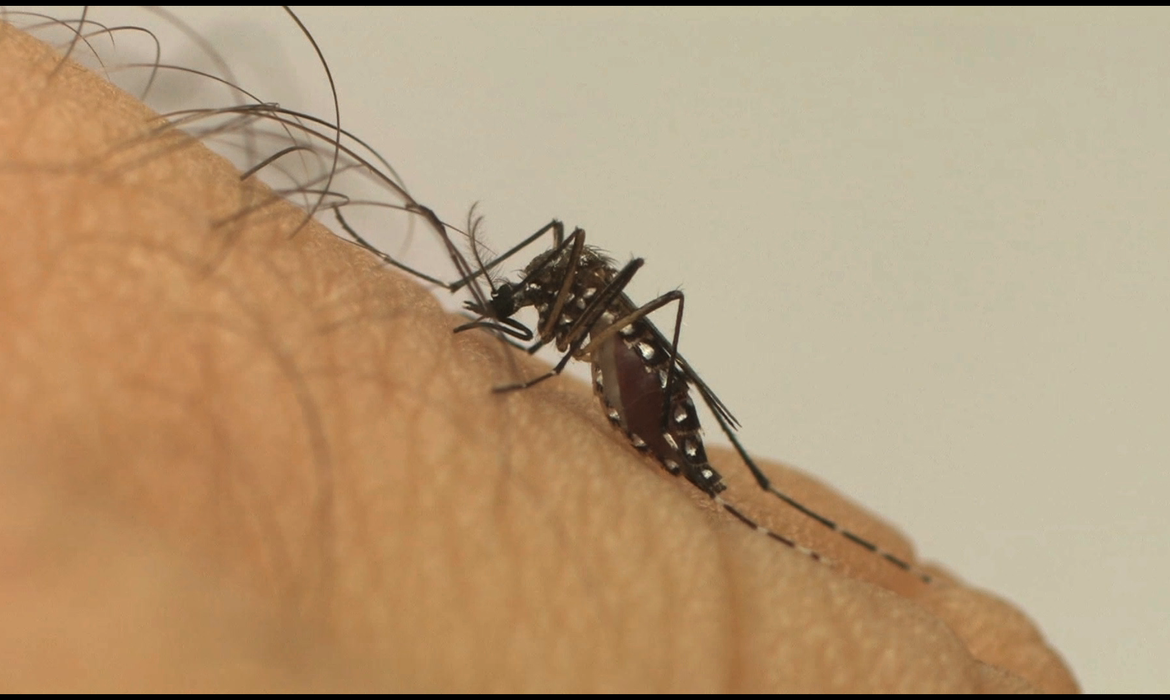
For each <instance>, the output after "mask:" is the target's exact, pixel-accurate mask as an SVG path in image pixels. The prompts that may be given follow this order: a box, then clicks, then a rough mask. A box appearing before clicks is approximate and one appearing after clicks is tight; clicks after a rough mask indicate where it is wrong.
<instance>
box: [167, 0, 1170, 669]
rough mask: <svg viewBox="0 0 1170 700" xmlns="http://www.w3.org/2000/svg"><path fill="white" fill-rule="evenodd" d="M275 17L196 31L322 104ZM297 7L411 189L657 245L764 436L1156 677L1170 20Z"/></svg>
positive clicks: (1087, 644) (717, 378)
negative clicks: (559, 220)
mask: <svg viewBox="0 0 1170 700" xmlns="http://www.w3.org/2000/svg"><path fill="white" fill-rule="evenodd" d="M275 13H276V11H275V10H267V11H259V10H249V11H246V12H241V11H237V10H217V11H215V12H208V13H206V14H203V15H201V16H199V17H198V18H194V17H193V16H192V15H191V14H190V13H189V12H187V11H184V13H183V16H184V17H186V18H188V19H189V20H192V21H195V19H198V20H199V21H198V23H197V26H198V27H199V30H200V32H201V33H203V35H204V36H206V37H207V38H208V39H209V40H210V41H211V42H212V43H213V44H215V45H216V46H217V47H220V48H221V49H224V52H225V54H226V55H228V56H229V57H230V58H231V61H232V64H233V67H234V68H237V69H238V70H239V71H240V74H241V77H242V79H243V80H245V81H247V80H248V78H247V77H246V76H247V75H248V74H249V71H252V72H254V73H255V74H258V75H262V76H264V77H265V78H267V79H269V80H270V81H271V85H272V89H273V90H274V91H281V90H284V91H286V92H288V93H289V94H295V95H299V96H300V98H302V99H305V100H307V101H310V102H313V101H314V100H318V99H319V98H321V97H322V96H323V95H325V94H326V93H325V88H324V85H325V83H324V79H323V75H322V73H321V71H320V68H319V67H315V65H314V64H313V63H312V62H311V61H308V60H304V61H302V60H301V58H300V57H301V55H302V54H304V53H305V52H306V44H305V42H304V39H303V38H302V37H300V36H299V35H298V34H297V33H296V30H295V27H293V26H292V24H291V22H289V21H287V20H286V19H285V18H283V17H281V16H280V15H279V14H275ZM299 13H300V15H301V17H302V18H303V19H304V21H305V22H306V24H307V25H308V26H309V27H310V29H311V30H312V32H313V33H314V35H315V37H316V39H317V41H318V42H319V43H320V44H321V47H322V49H323V51H324V52H325V54H326V56H327V58H328V60H329V63H330V66H331V67H332V70H333V73H334V76H335V78H336V80H337V83H338V87H339V89H340V92H341V105H342V110H343V112H342V120H343V123H344V125H345V126H346V127H347V128H349V129H352V130H353V131H355V132H357V133H358V134H360V135H362V136H363V137H365V138H368V139H370V140H372V141H373V142H374V144H375V145H377V147H378V148H379V149H380V150H381V151H382V152H383V153H384V154H385V155H386V156H387V157H388V158H389V159H390V160H391V161H392V162H393V164H394V166H395V167H396V168H397V169H398V170H399V172H400V173H402V175H403V176H404V178H405V179H406V181H407V183H409V184H410V185H411V188H412V191H413V192H414V194H415V195H416V197H417V198H418V199H419V200H420V201H422V202H424V203H426V204H428V205H430V206H432V207H433V208H434V209H435V210H436V211H438V212H439V213H440V214H441V215H442V216H444V217H445V218H448V219H450V220H452V221H456V222H457V221H460V220H461V219H462V217H463V215H464V213H465V211H466V209H467V207H468V206H469V205H470V204H471V203H472V202H474V201H480V202H481V203H482V204H481V207H482V209H481V210H482V212H483V213H485V214H486V215H487V216H488V225H487V232H488V235H489V237H490V240H491V241H492V242H493V243H494V244H495V247H496V249H497V250H500V249H503V248H504V247H506V246H508V245H510V244H511V243H513V242H515V241H516V240H518V239H519V238H520V237H521V236H522V235H524V234H527V233H529V232H531V231H533V230H535V229H536V228H538V227H539V226H541V225H543V224H544V223H546V222H547V221H548V220H549V219H551V218H553V217H557V218H561V219H562V220H564V221H565V222H566V224H567V225H569V226H570V227H571V226H574V225H580V226H582V227H584V228H585V229H586V230H587V231H588V233H589V241H590V242H591V243H595V244H597V245H599V246H602V247H604V248H606V249H608V250H609V251H610V252H611V253H612V254H614V256H615V257H617V258H619V259H621V260H624V259H627V258H628V256H630V255H638V256H642V257H645V258H646V260H647V264H646V267H645V268H643V270H642V271H641V272H640V273H639V275H638V277H637V279H636V280H635V282H634V284H633V290H632V296H633V297H634V298H635V299H649V298H650V297H652V296H654V295H656V294H659V293H662V292H664V291H667V290H669V289H672V288H675V287H678V286H681V288H682V289H683V290H684V291H685V292H686V294H687V298H686V303H687V307H686V311H687V316H686V324H685V326H684V328H683V336H682V348H683V350H684V353H685V354H686V356H687V358H688V359H690V360H691V362H692V364H694V366H695V367H696V368H697V369H698V370H699V371H700V372H701V373H702V375H703V377H704V378H705V379H706V380H707V381H708V383H710V384H711V385H712V386H713V387H714V388H715V390H716V391H717V392H718V393H719V395H720V397H721V398H722V399H723V400H724V401H725V402H726V403H727V404H728V405H729V406H730V407H731V409H732V410H733V411H734V412H735V413H736V415H737V416H738V417H739V418H740V419H741V420H742V422H743V424H744V430H743V432H742V437H743V440H744V442H745V444H746V445H747V446H748V448H749V449H751V450H752V451H754V452H756V453H759V454H762V455H767V456H770V457H775V458H779V459H782V460H784V461H787V462H789V463H792V464H794V465H797V466H799V467H801V468H803V469H805V470H806V471H809V472H812V473H814V474H816V475H818V476H820V477H822V478H823V479H824V480H825V481H827V482H828V483H830V484H833V485H834V486H836V487H838V488H839V489H840V490H842V491H843V492H845V493H847V494H849V495H851V496H852V497H853V498H855V499H856V500H858V501H861V502H862V503H865V504H866V505H868V506H869V507H871V508H872V509H873V510H875V511H877V512H879V513H882V514H884V515H885V516H887V517H888V518H889V519H890V520H892V521H893V522H895V523H897V524H898V525H900V526H901V527H902V528H903V529H905V530H906V531H907V532H908V533H910V534H911V536H912V537H913V538H914V540H915V541H916V542H917V543H918V545H919V548H920V551H921V552H922V553H923V554H924V555H925V556H926V557H927V558H929V559H935V560H938V561H940V562H943V563H944V564H945V565H947V566H948V567H950V568H951V569H952V570H953V571H955V572H956V573H958V574H959V575H960V576H962V577H964V578H966V579H967V580H969V581H971V582H973V583H975V584H977V585H979V586H982V587H986V588H988V589H990V590H992V591H995V592H996V593H998V594H1000V595H1002V596H1004V597H1006V598H1008V599H1010V600H1012V601H1014V602H1015V603H1017V604H1018V605H1019V606H1020V607H1021V608H1023V609H1024V610H1025V611H1026V612H1027V613H1028V614H1029V615H1031V616H1032V617H1033V618H1034V619H1035V620H1036V621H1037V622H1038V624H1039V625H1040V627H1041V629H1042V630H1043V632H1044V633H1045V635H1046V636H1047V637H1048V639H1049V640H1050V641H1051V643H1052V644H1053V645H1054V646H1055V647H1056V648H1057V649H1059V650H1060V651H1061V652H1062V653H1063V654H1064V655H1065V657H1066V658H1067V659H1068V661H1069V662H1070V664H1071V665H1072V667H1073V669H1074V671H1075V673H1076V674H1077V676H1078V678H1079V679H1080V681H1081V682H1082V683H1083V685H1084V687H1085V689H1086V690H1089V691H1096V692H1106V691H1116V692H1134V691H1147V692H1150V691H1164V690H1166V689H1167V688H1168V687H1170V670H1168V665H1167V664H1166V663H1165V659H1166V657H1167V656H1170V629H1168V627H1170V625H1168V624H1167V623H1168V622H1170V614H1168V611H1167V604H1168V596H1167V594H1166V592H1165V591H1166V583H1165V582H1166V580H1167V578H1170V562H1168V557H1167V537H1168V535H1170V516H1168V515H1167V508H1166V506H1165V504H1164V500H1165V495H1166V493H1167V492H1168V491H1170V476H1168V470H1167V465H1168V464H1170V438H1168V437H1167V431H1168V428H1170V421H1168V420H1167V418H1168V417H1170V411H1168V409H1167V402H1168V398H1167V397H1168V396H1170V370H1168V369H1167V361H1168V358H1170V330H1168V325H1167V311H1168V308H1167V307H1168V301H1170V281H1168V275H1167V270H1168V269H1170V196H1168V194H1170V187H1168V185H1170V13H1167V12H1165V11H1112V12H1101V11H1096V12H1094V11H1082V10H1065V11H1059V12H1057V11H1025V10H970V9H964V10H933V11H931V10H899V11H890V10H886V11H872V10H802V11H790V10H723V9H716V10H712V9H707V10H691V9H687V10H404V9H343V8H305V9H302V10H299ZM245 50H250V51H252V52H254V53H253V54H247V53H244V51H245ZM172 60H175V61H180V60H181V58H173V59H172ZM248 84H249V85H252V84H254V83H248ZM281 99H282V100H283V99H284V98H281ZM313 104H314V108H315V109H316V110H317V111H318V112H324V109H325V107H324V105H325V103H323V102H313ZM426 264H430V265H432V269H433V267H434V266H433V263H426ZM440 272H442V270H440ZM663 323H665V321H664V322H663ZM710 422H711V421H710V420H708V423H710Z"/></svg>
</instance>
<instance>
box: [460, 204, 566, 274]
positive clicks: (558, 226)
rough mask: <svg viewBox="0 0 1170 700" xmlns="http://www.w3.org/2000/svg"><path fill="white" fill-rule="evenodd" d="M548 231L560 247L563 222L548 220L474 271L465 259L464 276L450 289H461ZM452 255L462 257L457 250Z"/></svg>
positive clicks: (563, 231) (563, 230) (557, 246)
mask: <svg viewBox="0 0 1170 700" xmlns="http://www.w3.org/2000/svg"><path fill="white" fill-rule="evenodd" d="M549 231H551V232H552V234H553V242H554V244H555V245H554V247H556V248H560V247H561V245H563V241H564V237H565V225H564V224H563V223H561V222H560V221H557V220H556V219H553V220H552V221H550V222H548V223H547V224H545V225H544V226H542V227H540V229H539V230H537V231H536V233H533V234H531V235H530V236H528V237H527V238H525V239H524V240H522V241H520V242H519V243H517V244H516V245H514V246H512V248H511V249H510V250H508V251H507V252H506V253H504V254H503V255H499V256H497V257H496V258H495V259H494V260H492V261H491V262H490V263H487V264H486V265H480V266H479V269H478V270H476V271H474V272H472V271H471V268H470V266H467V265H466V261H465V262H464V266H465V267H466V269H467V272H466V273H463V272H461V273H460V274H463V275H464V277H463V278H462V279H460V280H458V281H457V282H455V283H453V284H452V285H451V291H453V292H457V291H459V290H460V289H462V288H463V287H465V286H466V285H467V284H468V283H470V282H472V281H474V280H476V279H478V278H479V277H483V276H484V275H486V274H487V273H488V272H490V271H491V269H492V268H494V267H496V266H497V265H499V264H500V263H502V262H504V261H505V260H507V259H508V258H510V257H512V256H513V255H515V254H516V253H518V252H520V251H521V250H524V249H525V248H527V247H528V246H529V245H531V244H532V243H533V242H534V241H535V240H536V239H538V238H540V237H541V236H543V235H544V234H546V233H548V232H549ZM454 255H458V256H459V257H460V258H462V257H463V256H462V255H460V254H459V253H458V252H455V253H454Z"/></svg>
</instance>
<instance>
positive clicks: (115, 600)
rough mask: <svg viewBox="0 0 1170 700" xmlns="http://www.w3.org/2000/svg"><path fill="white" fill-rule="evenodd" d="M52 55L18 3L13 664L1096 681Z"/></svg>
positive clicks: (2, 317) (359, 673)
mask: <svg viewBox="0 0 1170 700" xmlns="http://www.w3.org/2000/svg"><path fill="white" fill-rule="evenodd" d="M57 65H58V57H57V56H56V55H55V54H53V53H52V52H51V51H50V50H48V49H47V48H46V47H44V46H42V45H40V44H39V43H37V42H36V41H34V40H32V39H30V38H28V37H26V36H24V35H22V34H19V33H17V32H15V31H13V30H11V29H10V28H7V27H6V26H3V25H0V85H3V86H4V89H3V90H0V248H2V249H0V425H2V426H3V428H2V429H0V465H3V468H2V469H0V571H2V572H3V575H2V576H0V619H2V620H3V621H4V622H3V624H2V625H0V658H3V659H4V660H5V661H4V671H3V672H2V673H0V689H2V690H5V691H27V690H39V691H45V690H82V689H84V690H98V689H104V690H129V689H134V690H180V689H182V690H227V689H235V690H238V689H245V690H247V689H251V690H323V689H351V690H364V689H389V690H401V691H405V690H530V691H536V690H562V691H568V690H591V691H618V690H646V691H727V690H738V691H779V690H784V691H845V690H853V691H863V690H864V691H919V692H928V691H931V692H956V691H1024V690H1029V689H1035V690H1046V691H1070V690H1075V689H1076V684H1075V681H1074V680H1073V678H1072V676H1071V675H1070V673H1069V671H1068V670H1067V669H1066V668H1065V667H1064V665H1063V663H1062V662H1061V660H1060V658H1059V656H1058V655H1057V654H1056V653H1055V652H1053V651H1052V650H1051V649H1049V648H1048V647H1047V646H1046V645H1045V643H1044V640H1043V639H1042V638H1041V637H1040V635H1039V633H1038V632H1037V631H1036V630H1035V628H1034V627H1033V626H1032V624H1031V623H1030V622H1029V621H1028V620H1027V619H1026V618H1025V617H1024V616H1023V615H1022V614H1021V613H1019V612H1018V611H1016V610H1015V609H1013V608H1012V607H1011V606H1009V605H1007V604H1006V603H1004V602H1002V601H1000V600H997V599H995V598H993V597H991V596H989V595H987V594H985V593H980V592H976V591H974V590H971V589H969V588H966V587H965V586H963V585H961V584H959V583H957V582H952V581H951V580H950V579H949V578H947V576H946V574H945V573H943V572H941V571H938V570H934V569H932V571H933V573H935V574H936V575H938V576H939V579H940V580H939V581H938V583H937V584H936V585H933V586H925V585H922V584H921V583H919V582H917V581H916V580H914V579H913V578H911V577H909V576H907V575H905V574H904V573H902V572H899V571H898V570H896V569H894V568H893V567H890V566H889V565H887V564H884V563H883V562H881V561H878V560H876V558H874V557H872V556H870V555H868V554H867V553H865V552H863V551H861V550H859V549H858V548H857V547H854V546H852V545H849V544H848V543H844V542H843V541H841V540H840V538H837V537H835V536H834V535H832V534H831V533H826V532H823V531H820V530H818V529H817V528H816V526H814V525H812V524H810V523H809V522H807V521H805V520H803V519H801V518H800V517H798V516H795V515H794V514H793V513H791V512H790V509H785V508H783V507H781V506H779V504H777V503H776V502H775V501H771V500H769V499H768V497H766V496H764V495H763V494H760V493H758V491H757V490H756V488H755V486H754V484H753V483H749V481H748V480H746V477H745V475H744V470H743V469H742V468H740V467H737V466H736V465H735V464H734V463H733V462H734V457H733V456H729V455H726V454H723V453H717V454H715V455H713V457H714V459H715V462H716V466H717V467H719V468H720V470H721V471H722V472H723V473H724V474H725V475H727V476H728V479H729V481H730V482H731V488H730V490H729V492H728V494H727V496H728V498H729V499H733V500H735V501H736V502H737V503H741V504H743V505H744V508H745V509H746V510H749V511H750V512H752V513H754V514H761V519H762V520H763V521H764V522H766V523H767V524H768V525H769V526H771V527H774V528H776V529H777V530H778V531H781V532H785V533H790V534H793V535H794V536H795V537H796V538H797V539H799V540H800V541H801V542H802V543H804V544H806V545H808V546H810V547H813V548H815V549H817V550H818V551H821V552H823V553H824V554H825V555H826V556H828V557H830V558H831V559H832V560H833V561H834V562H835V565H834V566H832V567H830V566H826V565H823V564H818V563H816V562H814V561H812V560H810V559H808V558H807V557H805V556H803V555H801V554H799V553H797V552H795V551H791V550H788V549H786V548H783V547H781V546H778V545H777V544H776V543H774V542H771V541H769V540H767V539H766V538H764V537H761V536H759V535H758V534H756V533H753V532H751V531H749V530H748V529H747V528H745V527H743V526H742V525H740V524H739V523H737V522H734V521H732V520H731V519H730V518H728V517H726V516H724V515H723V514H721V513H719V512H717V511H716V510H714V508H713V507H712V505H711V503H710V502H709V501H708V500H707V499H706V498H705V497H704V496H703V495H702V494H700V493H698V492H697V491H696V490H695V489H693V488H692V487H690V486H688V485H687V484H686V483H685V482H683V481H682V480H680V479H675V478H672V477H670V476H668V475H666V474H665V473H664V472H662V470H661V469H659V468H658V467H657V466H655V465H654V464H653V463H652V462H650V461H648V460H646V459H644V458H642V457H640V456H639V455H638V454H637V453H635V452H634V450H632V449H631V448H630V447H629V445H627V444H626V443H625V442H624V440H623V439H622V438H621V436H620V435H617V434H616V433H615V432H614V431H613V430H612V429H611V428H610V427H609V426H608V425H607V424H606V423H605V420H604V419H603V417H602V415H601V412H600V411H599V410H598V409H597V406H596V403H595V400H594V399H593V398H592V396H591V394H590V391H589V388H588V387H587V386H583V385H580V384H579V383H577V382H575V381H573V380H569V379H558V380H555V381H551V382H547V383H546V384H545V385H542V386H540V387H538V388H534V389H532V390H529V391H525V392H520V393H517V394H514V395H510V396H506V397H501V396H496V395H492V394H491V393H490V391H489V389H490V387H491V386H492V385H493V384H495V383H498V382H499V381H500V380H501V378H503V377H507V376H509V373H510V372H514V368H513V366H512V365H511V364H510V361H509V360H508V359H507V358H506V356H505V353H504V351H503V350H502V349H501V347H500V345H499V343H497V342H496V341H495V340H494V339H492V338H490V337H489V336H487V335H486V334H483V333H479V332H472V333H464V334H460V335H458V336H455V335H453V334H452V333H451V332H450V331H451V328H452V326H453V324H454V320H453V319H451V318H449V317H448V316H446V315H445V314H444V313H443V312H442V311H441V310H440V309H439V307H438V305H437V303H436V302H435V300H434V298H433V297H432V296H431V295H430V293H428V292H427V291H426V290H424V289H421V288H420V287H418V286H417V285H416V284H414V283H413V282H412V281H410V280H407V279H404V278H403V277H401V276H399V275H397V274H395V273H392V272H389V271H387V270H385V269H382V268H381V267H380V266H379V265H378V264H377V262H376V261H375V260H374V259H373V258H372V256H370V255H369V254H367V253H365V252H364V251H361V250H360V249H358V248H356V247H355V246H352V245H349V244H347V243H345V242H343V241H341V240H339V239H337V238H335V237H334V236H333V235H332V234H330V233H329V232H328V231H326V230H324V229H323V228H321V227H319V226H316V225H315V224H314V225H307V226H304V227H302V228H298V226H299V224H300V223H301V222H302V220H303V213H302V212H301V211H300V210H297V209H294V208H293V207H291V206H288V205H284V204H283V203H282V204H279V205H273V206H268V207H264V208H261V209H259V210H258V211H257V212H255V213H253V214H252V215H250V216H247V217H244V218H242V219H238V220H233V221H231V222H230V223H227V224H222V223H221V224H216V223H215V222H217V221H221V220H222V219H224V218H228V217H231V216H232V215H233V214H234V213H236V212H238V211H239V210H240V209H241V208H242V207H246V206H249V205H252V206H254V205H256V204H257V203H261V202H264V201H266V199H265V198H266V197H268V195H267V194H266V192H265V191H264V190H263V189H262V188H260V187H259V186H251V187H241V186H240V185H239V182H238V175H237V174H236V173H234V172H233V171H232V170H231V168H230V167H228V166H227V165H226V164H225V163H224V162H223V161H221V160H220V159H219V158H218V157H216V156H213V155H211V154H210V153H208V152H206V151H205V150H204V149H203V148H202V147H201V146H200V145H198V144H196V143H193V142H188V141H186V140H184V139H183V138H182V137H179V136H177V135H174V134H167V135H162V136H159V135H155V136H152V137H150V138H146V139H143V138H141V135H142V134H144V133H146V131H147V129H148V128H149V125H148V120H149V119H150V118H151V115H150V113H149V112H148V111H147V110H146V109H145V108H144V107H143V106H141V105H140V104H138V103H136V102H135V101H134V100H133V99H132V98H130V97H128V96H127V95H125V94H123V93H121V92H119V91H118V90H116V89H114V88H111V87H109V86H108V85H106V84H105V83H104V82H102V81H101V80H99V79H98V78H97V77H95V76H93V75H92V74H90V73H88V72H86V71H83V70H81V69H79V68H76V67H74V66H73V65H71V64H66V65H63V66H61V67H60V69H58V70H56V72H55V73H54V69H55V68H56V66H57ZM154 125H156V126H157V122H154ZM131 141H133V142H134V144H135V145H134V146H132V147H129V148H121V149H119V150H117V151H116V152H112V151H111V150H110V149H111V147H113V146H115V145H118V144H125V143H128V142H131ZM294 232H295V235H292V234H293V233H294ZM521 362H529V361H528V360H521ZM526 368H527V370H528V371H531V372H535V371H536V369H535V365H526ZM766 468H768V469H769V470H770V471H771V472H772V473H773V474H774V475H775V477H776V481H777V483H778V484H780V485H781V487H782V488H786V489H788V490H789V491H791V492H792V493H794V494H796V495H798V496H800V497H801V498H803V499H805V500H806V501H807V502H808V503H809V504H810V505H813V506H815V507H817V508H819V509H821V510H822V511H823V512H826V513H828V514H830V515H832V516H834V517H837V518H839V519H840V520H841V521H843V522H845V523H846V524H848V525H849V526H850V527H852V528H854V529H856V530H857V531H858V532H860V533H862V534H864V535H867V536H869V537H870V538H872V539H873V540H875V541H877V542H880V543H882V544H883V545H885V546H888V547H890V548H891V549H892V550H894V551H895V552H897V553H899V554H901V555H903V556H906V557H909V558H912V554H911V552H910V548H909V545H908V544H906V541H905V540H904V539H903V538H902V537H901V536H900V535H898V534H897V533H896V532H894V531H893V530H891V529H890V528H889V527H887V526H885V525H883V524H881V523H880V522H879V521H877V520H876V519H875V518H873V517H872V516H869V515H867V514H865V513H864V512H862V511H861V510H859V509H858V508H857V507H856V506H854V505H852V504H850V503H848V502H846V501H845V500H844V499H842V498H841V497H840V496H837V495H835V494H833V493H832V492H831V491H829V490H828V489H827V488H825V487H823V486H820V485H818V484H816V483H815V482H813V481H812V480H810V479H809V478H807V477H804V476H801V475H799V474H798V473H796V472H793V471H790V470H787V469H784V468H782V467H779V466H775V465H768V466H767V467H766ZM764 516H767V517H764Z"/></svg>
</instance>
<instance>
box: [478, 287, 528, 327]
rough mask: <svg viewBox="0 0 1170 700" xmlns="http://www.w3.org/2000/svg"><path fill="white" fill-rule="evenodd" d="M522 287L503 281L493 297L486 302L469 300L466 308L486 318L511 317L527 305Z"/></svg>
mask: <svg viewBox="0 0 1170 700" xmlns="http://www.w3.org/2000/svg"><path fill="white" fill-rule="evenodd" d="M526 303H527V302H526V301H525V299H524V295H523V293H522V288H521V287H520V286H519V285H514V284H512V283H511V282H502V283H500V284H498V285H496V287H495V289H493V290H492V298H491V299H489V300H487V302H486V303H484V304H481V303H479V302H478V301H468V302H466V303H465V304H464V308H466V309H467V310H468V311H471V312H472V313H476V314H479V315H480V316H482V317H484V318H490V319H494V320H497V321H502V320H504V319H506V318H511V317H512V316H513V315H514V314H515V313H516V312H517V311H519V310H520V309H521V308H523V307H524V306H525V305H526Z"/></svg>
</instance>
